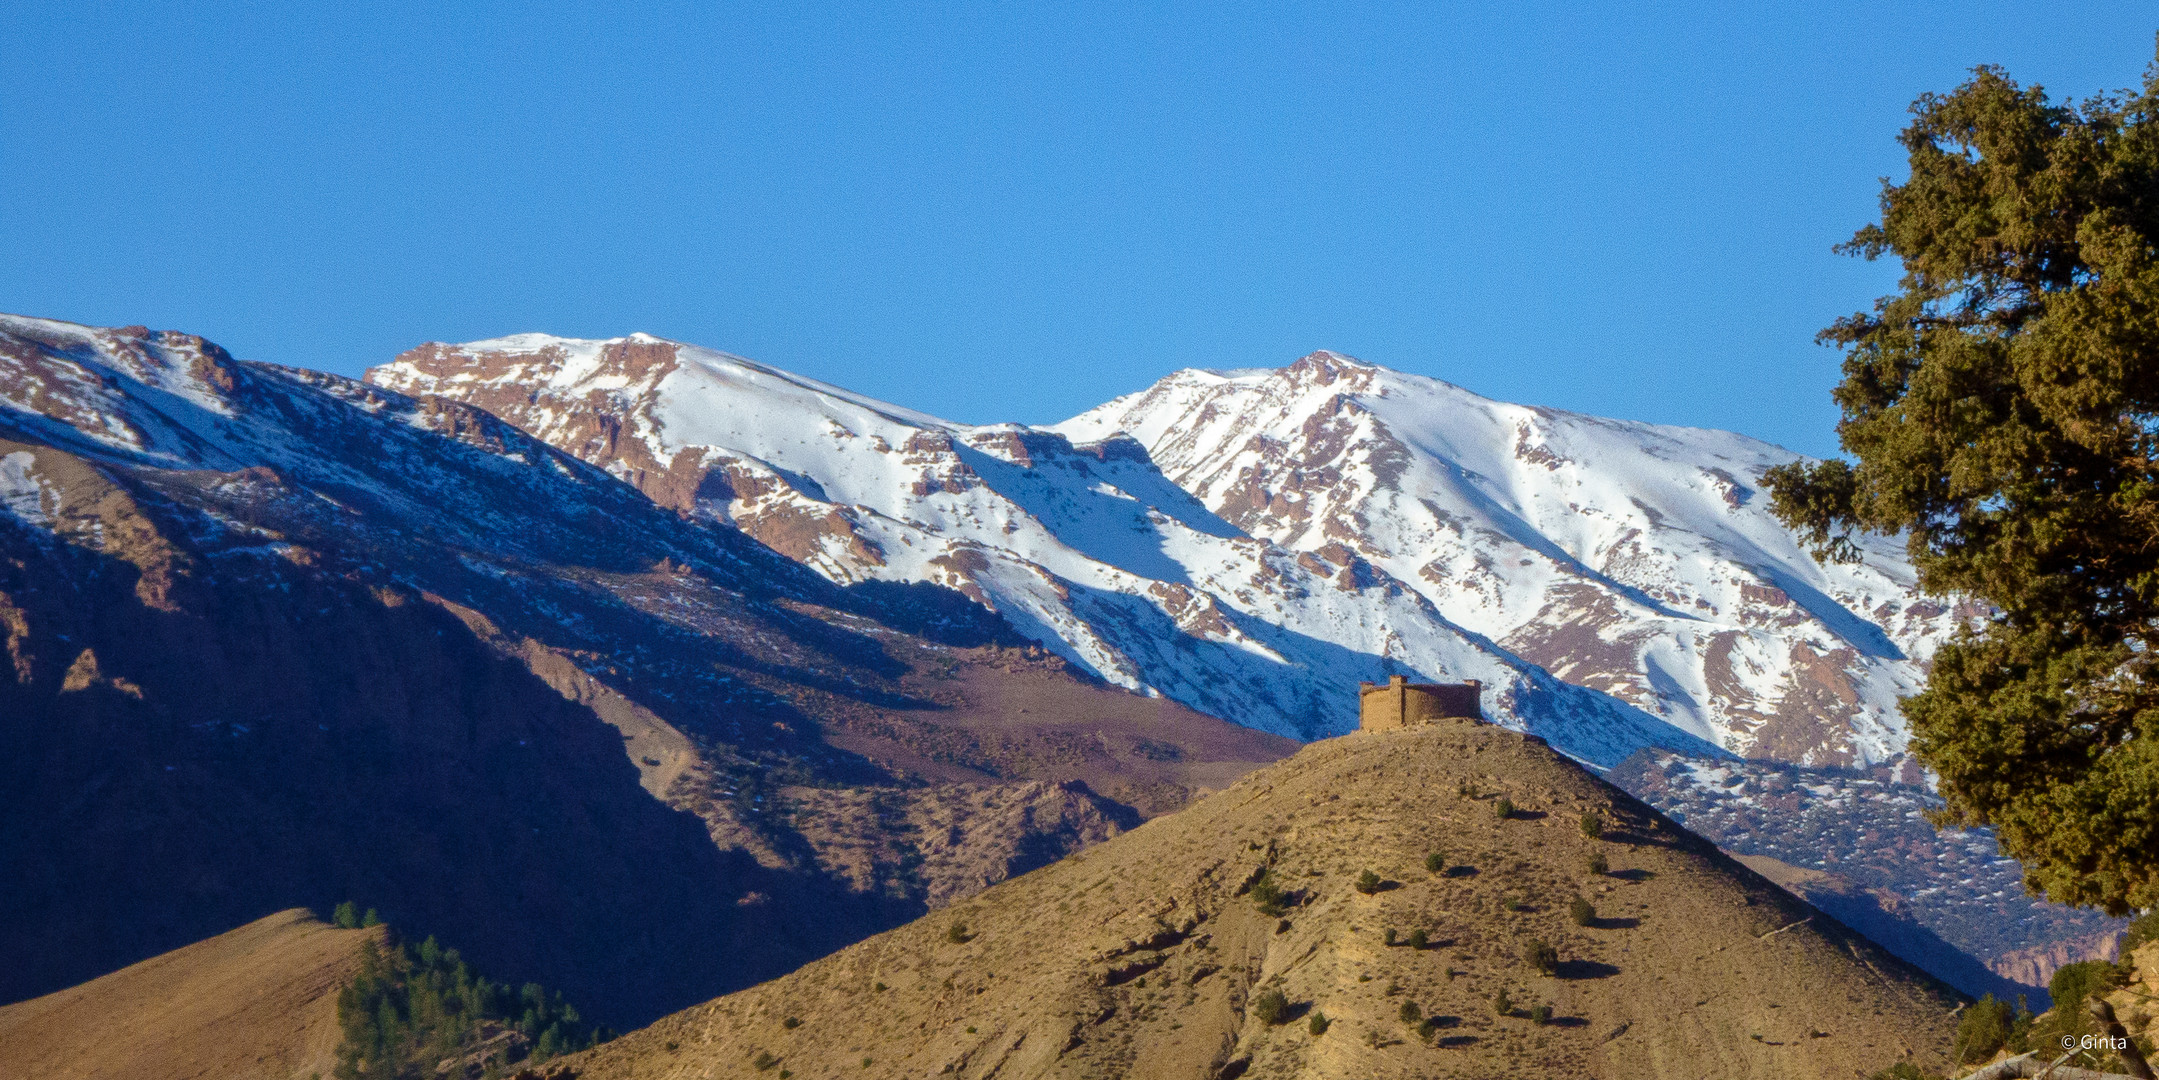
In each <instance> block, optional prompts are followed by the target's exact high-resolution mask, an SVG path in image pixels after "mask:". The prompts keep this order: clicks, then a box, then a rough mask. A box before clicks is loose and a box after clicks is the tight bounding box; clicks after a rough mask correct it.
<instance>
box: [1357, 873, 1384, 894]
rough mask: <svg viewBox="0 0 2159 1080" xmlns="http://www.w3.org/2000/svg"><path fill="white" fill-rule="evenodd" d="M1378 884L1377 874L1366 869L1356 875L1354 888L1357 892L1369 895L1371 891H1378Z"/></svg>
mask: <svg viewBox="0 0 2159 1080" xmlns="http://www.w3.org/2000/svg"><path fill="white" fill-rule="evenodd" d="M1379 885H1380V881H1379V875H1378V874H1375V873H1373V872H1371V871H1370V870H1367V871H1365V872H1364V873H1361V874H1358V875H1357V885H1356V889H1357V891H1358V892H1361V893H1363V894H1364V895H1366V896H1370V895H1372V894H1373V893H1376V892H1378V891H1379Z"/></svg>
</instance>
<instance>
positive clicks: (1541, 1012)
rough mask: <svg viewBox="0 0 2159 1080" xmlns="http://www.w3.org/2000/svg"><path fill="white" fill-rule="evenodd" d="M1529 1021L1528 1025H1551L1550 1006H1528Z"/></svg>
mask: <svg viewBox="0 0 2159 1080" xmlns="http://www.w3.org/2000/svg"><path fill="white" fill-rule="evenodd" d="M1529 1021H1530V1023H1533V1024H1540V1025H1541V1024H1549V1023H1551V1022H1552V1007H1551V1006H1550V1005H1533V1006H1530V1009H1529Z"/></svg>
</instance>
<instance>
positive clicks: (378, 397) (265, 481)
mask: <svg viewBox="0 0 2159 1080" xmlns="http://www.w3.org/2000/svg"><path fill="white" fill-rule="evenodd" d="M0 635H4V637H5V644H6V654H5V665H4V666H0V673H4V674H0V820H5V821H7V822H8V828H7V829H6V830H0V865H4V866H6V867H7V868H8V872H7V873H5V874H0V1002H5V1001H17V1000H21V999H23V998H26V997H30V996H34V995H39V994H44V993H49V992H51V991H54V990H57V989H59V988H62V987H65V986H69V985H72V984H74V983H77V982H81V981H83V980H85V979H89V978H92V977H95V976H97V975H100V974H103V973H106V972H109V971H112V970H114V969H116V968H119V967H121V966H124V965H126V964H129V963H133V962H136V961H138V960H141V959H144V958H146V957H149V956H153V955H156V954H158V953H160V952H164V951H166V950H169V949H173V948H176V947H179V946H181V945H184V944H186V943H189V942H193V941H197V940H200V939H202V938H204V937H207V936H209V935H211V934H215V933H218V932H221V931H223V930H225V929H227V928H230V927H232V926H234V925H238V924H240V923H243V922H246V921H248V920H250V919H254V918H258V917H260V916H262V915H264V914H266V913H269V912H273V911H277V910H281V909H284V908H290V907H294V906H315V907H322V906H326V905H328V904H332V903H335V902H338V901H340V900H345V899H354V900H358V901H360V902H362V903H363V904H367V905H371V906H377V907H380V908H381V909H382V910H383V911H384V913H385V914H386V915H388V916H389V917H391V918H392V919H394V920H395V921H396V922H397V923H398V924H399V925H400V926H403V927H407V928H409V929H410V930H411V931H412V932H413V933H414V934H415V935H416V936H426V935H428V934H438V935H440V936H441V937H442V938H443V939H444V940H447V941H455V942H457V943H459V945H460V946H461V947H462V948H463V949H464V950H465V951H466V953H467V954H468V955H469V956H470V957H471V958H472V959H473V960H474V961H475V963H477V964H479V965H481V966H482V967H484V968H485V969H486V970H488V971H490V972H495V973H499V974H500V975H501V976H502V977H505V978H508V979H510V980H512V981H524V980H527V979H532V980H537V981H540V982H543V983H546V984H548V985H550V986H555V987H560V988H561V989H562V990H563V991H564V992H565V993H566V994H567V995H569V997H570V998H571V999H572V1000H576V1001H580V1002H588V1003H590V1004H589V1005H588V1006H587V1007H588V1008H589V1009H590V1010H591V1011H592V1012H593V1013H594V1014H595V1015H596V1016H597V1018H599V1019H601V1020H604V1021H606V1022H607V1023H609V1024H611V1025H613V1026H617V1027H626V1026H631V1025H634V1024H636V1023H639V1022H642V1021H644V1020H646V1019H650V1018H651V1017H652V1016H655V1015H658V1014H659V1013H661V1012H664V1011H666V1010H668V1009H672V1008H677V1007H680V1006H682V1005H685V1004H688V1003H690V1002H692V1001H697V1000H702V999H704V998H707V997H710V996H711V995H712V994H715V993H719V992H722V991H724V990H727V989H731V988H734V987H739V986H744V985H748V984H750V983H752V982H755V981H757V980H759V979H762V978H766V977H769V976H771V975H774V974H777V973H779V972H781V971H785V970H789V969H791V968H792V967H794V966H796V965H798V964H800V963H802V962H804V961H806V960H808V959H811V958H814V957H816V956H819V955H823V954H824V953H826V952H829V951H830V950H831V949H834V948H837V947H839V946H841V945H844V944H847V943H848V942H851V941H854V940H857V939H859V938H860V937H862V936H864V935H866V934H868V933H872V932H875V931H876V930H879V929H882V928H884V927H888V926H893V925H897V924H899V923H902V922H905V921H906V920H908V919H911V918H914V917H915V916H917V915H919V914H921V913H922V912H924V911H925V910H928V908H929V907H930V905H932V904H936V903H943V902H947V901H949V900H950V899H952V898H955V897H959V896H964V895H967V894H969V893H971V892H973V891H976V890H979V889H980V888H982V887H983V886H984V885H985V884H986V883H988V882H990V881H995V880H1000V879H1002V878H1003V877H1005V876H1009V875H1010V874H1014V873H1019V872H1022V871H1024V870H1026V869H1028V868H1030V867H1033V866H1036V865H1040V864H1041V863H1043V862H1046V861H1049V860H1053V859H1055V858H1057V857H1058V856H1060V855H1062V854H1064V853H1065V852H1067V851H1069V850H1072V849H1073V848H1074V847H1075V846H1078V845H1082V844H1086V843H1090V842H1093V841H1095V840H1098V839H1101V838H1102V837H1105V836H1108V835H1111V834H1113V833H1115V832H1117V831H1119V830H1120V829H1123V828H1125V827H1128V826H1129V825H1131V824H1133V823H1134V822H1136V821H1137V820H1138V819H1139V818H1140V817H1142V816H1143V815H1144V814H1146V813H1152V812H1155V811H1158V810H1161V809H1165V808H1168V807H1171V806H1175V805H1177V804H1179V803H1180V802H1181V801H1183V800H1184V799H1185V798H1187V797H1189V796H1190V795H1191V794H1192V793H1193V792H1195V791H1197V790H1201V789H1204V788H1208V787H1218V786H1220V785H1221V784H1223V783H1226V782H1227V781H1228V779H1229V778H1231V777H1233V776H1235V775H1237V774H1238V773H1240V772H1242V771H1243V770H1244V769H1247V768H1249V767H1251V766H1252V765H1254V764H1257V763H1259V762H1263V761H1268V760H1272V759H1274V758H1276V757H1279V756H1281V755H1282V754H1284V753H1286V752H1287V751H1288V749H1289V748H1290V744H1289V743H1288V742H1287V740H1283V739H1280V738H1277V737H1274V736H1269V735H1265V734H1262V733H1259V732H1255V731H1250V730H1248V729H1243V728H1239V727H1236V726H1234V725H1230V724H1227V723H1225V722H1222V721H1219V720H1215V719H1212V718H1209V717H1204V716H1200V715H1198V714H1196V713H1193V712H1192V711H1191V710H1189V709H1185V708H1182V707H1180V706H1176V705H1174V704H1172V703H1169V702H1165V701H1161V700H1159V699H1150V698H1145V697H1141V696H1137V695H1133V694H1130V693H1127V692H1124V691H1121V690H1118V689H1115V688H1111V687H1106V686H1104V685H1102V684H1100V683H1099V682H1096V681H1094V680H1092V679H1089V678H1086V677H1085V676H1084V675H1078V674H1075V673H1074V672H1073V671H1072V670H1070V668H1069V667H1068V666H1067V665H1066V664H1065V662H1063V661H1061V660H1058V659H1057V658H1055V657H1050V656H1045V655H1043V654H1042V652H1041V650H1039V649H1038V648H1035V647H1033V646H1031V645H1029V644H1027V643H1026V641H1025V639H1023V638H1021V637H1019V636H1018V635H1016V634H1014V633H1013V632H1012V631H1011V629H1010V628H1009V627H1008V626H1006V625H1005V624H1003V623H1002V622H1001V621H999V620H998V619H997V618H996V617H995V616H993V615H991V614H989V613H987V612H985V611H984V610H983V609H981V608H980V607H978V606H976V605H974V604H972V603H970V602H968V601H966V600H965V599H963V598H960V597H958V596H957V595H955V594H952V593H949V592H945V591H943V590H939V589H936V588H934V587H929V586H904V585H894V584H886V583H869V584H863V585H858V586H856V587H853V588H842V587H840V586H837V585H835V584H833V583H831V582H829V581H827V580H825V579H824V578H822V577H819V576H817V575H815V574H813V573H810V572H808V571H806V570H804V569H803V568H802V567H801V566H799V565H798V564H796V563H794V562H792V561H790V560H788V559H785V558H783V557H780V556H778V555H776V554H774V553H773V552H771V551H770V550H769V549H767V548H765V547H764V546H762V545H760V544H758V543H756V542H755V541H753V540H750V539H747V538H745V537H743V536H741V535H739V534H737V533H734V532H732V531H726V530H713V529H708V528H703V527H700V526H696V525H694V524H690V523H685V522H684V521H683V520H682V519H681V518H680V517H679V516H678V515H676V514H675V513H673V512H672V511H670V510H667V509H664V508H661V507H658V506H655V505H654V504H653V503H652V502H651V501H650V500H649V499H647V498H646V497H644V496H643V495H641V494H640V493H639V492H637V491H636V490H635V489H634V488H632V487H630V486H628V485H626V484H624V483H623V482H621V481H620V480H618V479H616V478H614V477H612V476H609V475H608V474H606V473H605V472H603V471H601V470H599V469H595V468H592V467H590V466H588V465H586V464H584V463H582V462H580V461H578V460H576V459H575V458H572V457H570V456H568V455H566V454H563V453H561V452H559V451H556V450H554V449H552V448H550V447H548V446H547V445H545V444H544V443H541V442H539V441H538V440H535V439H533V438H531V437H530V436H527V435H525V434H524V433H523V432H521V431H519V430H517V429H516V428H514V427H511V426H509V425H507V424H504V423H502V422H501V421H499V420H497V419H496V418H494V417H492V416H489V415H488V414H486V413H484V412H482V411H480V410H478V409H474V408H472V407H470V406H468V405H464V404H461V403H458V402H454V401H448V400H443V399H416V398H410V397H406V396H404V395H402V394H398V393H395V392H391V391H386V390H382V389H379V388H375V387H369V386H365V385H363V384H360V383H357V382H353V381H351V380H346V379H340V378H337V377H334V376H329V375H322V374H319V373H314V372H306V371H300V370H295V369H289V368H281V367H277V366H274V365H267V364H256V363H243V362H239V361H236V360H234V359H233V358H232V357H230V356H229V355H226V354H225V353H224V351H223V350H221V349H219V348H217V347H216V346H215V345H213V344H210V343H208V342H205V341H203V340H201V339H200V338H196V337H192V336H190V335H185V334H176V333H169V332H151V331H148V330H144V329H142V328H140V327H131V328H122V329H117V330H113V329H98V328H92V327H84V326H76V325H72V324H67V323H58V322H51V321H46V320H37V319H24V318H15V317H0ZM1015 703H1016V704H1017V706H1018V709H1019V712H1018V715H1014V714H1013V708H1014V705H1015ZM1030 704H1039V705H1043V706H1045V707H1044V708H1042V709H1040V710H1039V711H1029V709H1028V706H1029V705H1030ZM1142 729H1144V733H1142ZM1089 785H1099V786H1100V787H1101V788H1102V789H1103V790H1102V791H1098V790H1095V789H1094V788H1091V787H1090V786H1089ZM1103 791H1111V792H1115V793H1118V794H1120V795H1121V796H1122V797H1124V798H1128V799H1130V800H1131V802H1130V803H1129V804H1125V803H1120V802H1117V801H1113V798H1112V797H1110V796H1106V795H1105V794H1103ZM805 809H806V810H808V811H809V812H807V813H805V812H803V811H804V810H805ZM886 816H889V817H892V818H894V819H896V820H898V819H904V820H907V821H912V822H917V823H919V828H920V829H921V830H924V831H926V830H929V829H932V828H936V829H942V830H943V831H942V832H940V833H939V834H938V835H937V836H936V837H934V838H932V837H930V836H927V835H920V836H916V835H905V834H895V835H891V836H886V837H884V838H883V839H882V840H881V842H880V843H879V844H875V845H868V846H865V845H862V844H857V843H853V842H850V841H848V840H847V838H848V837H853V836H859V835H861V834H862V833H863V832H864V831H865V830H873V826H874V824H875V822H877V821H878V820H881V819H882V818H883V817H886ZM625 912H637V913H638V914H637V916H636V917H634V918H632V917H625V914H624V913H625Z"/></svg>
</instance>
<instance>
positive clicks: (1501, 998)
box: [1492, 988, 1514, 1016]
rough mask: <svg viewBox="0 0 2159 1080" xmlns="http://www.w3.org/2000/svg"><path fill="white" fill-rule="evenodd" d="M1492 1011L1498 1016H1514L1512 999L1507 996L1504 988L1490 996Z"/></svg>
mask: <svg viewBox="0 0 2159 1080" xmlns="http://www.w3.org/2000/svg"><path fill="white" fill-rule="evenodd" d="M1492 1011H1493V1012H1494V1013H1497V1014H1499V1015H1500V1016H1513V1015H1514V999H1513V998H1511V997H1508V996H1507V991H1506V990H1505V989H1504V988H1502V989H1501V990H1500V991H1499V992H1498V993H1496V994H1493V995H1492Z"/></svg>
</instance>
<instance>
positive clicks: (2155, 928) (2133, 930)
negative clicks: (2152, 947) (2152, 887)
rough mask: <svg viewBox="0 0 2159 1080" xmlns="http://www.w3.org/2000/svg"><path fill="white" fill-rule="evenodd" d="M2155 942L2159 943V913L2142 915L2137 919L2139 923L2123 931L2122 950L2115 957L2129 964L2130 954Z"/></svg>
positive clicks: (2130, 925) (2136, 922)
mask: <svg viewBox="0 0 2159 1080" xmlns="http://www.w3.org/2000/svg"><path fill="white" fill-rule="evenodd" d="M2153 941H2159V911H2152V912H2150V913H2149V914H2145V915H2140V916H2138V917H2137V921H2135V922H2133V923H2130V924H2129V928H2128V929H2127V930H2124V931H2122V941H2121V948H2120V950H2119V951H2117V952H2116V953H2115V954H2114V955H2116V956H2119V957H2121V958H2122V962H2123V963H2127V962H2128V961H2129V954H2130V953H2133V952H2135V951H2137V949H2138V948H2139V947H2141V946H2144V945H2148V944H2150V943H2151V942H2153Z"/></svg>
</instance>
